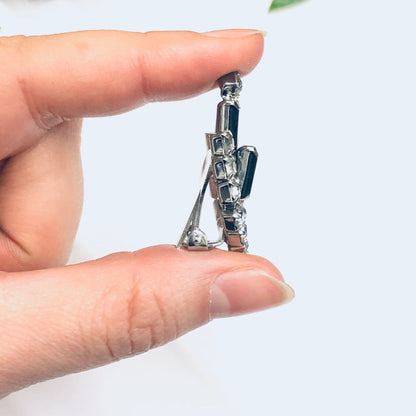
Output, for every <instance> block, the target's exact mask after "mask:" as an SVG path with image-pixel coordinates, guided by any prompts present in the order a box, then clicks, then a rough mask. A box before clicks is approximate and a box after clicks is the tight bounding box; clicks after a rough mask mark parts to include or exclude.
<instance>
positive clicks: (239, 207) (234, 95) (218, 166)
mask: <svg viewBox="0 0 416 416" xmlns="http://www.w3.org/2000/svg"><path fill="white" fill-rule="evenodd" d="M218 84H219V87H220V89H221V96H222V101H221V102H220V103H219V104H218V106H217V122H216V128H215V133H208V134H206V140H207V146H208V152H207V156H206V158H205V162H204V167H203V171H202V178H203V183H202V186H201V189H200V191H199V193H198V197H197V199H196V202H195V205H194V207H193V209H192V212H191V215H190V216H189V219H188V222H187V223H186V226H185V229H184V231H183V233H182V235H181V238H180V239H179V242H178V244H177V248H182V247H185V248H187V249H188V250H209V249H212V248H214V247H218V246H220V245H221V244H223V243H224V242H225V243H226V244H227V245H228V250H229V251H237V252H241V253H246V252H247V249H248V241H247V226H246V222H245V220H246V210H245V208H244V206H243V203H244V201H245V200H246V199H247V198H248V197H249V196H250V192H251V186H252V184H253V178H254V172H255V170H256V164H257V157H258V154H257V150H256V148H255V147H253V146H242V147H240V148H239V147H238V144H237V136H238V117H239V112H240V105H239V102H238V98H239V95H240V92H241V89H242V83H241V79H240V75H239V74H238V73H237V72H232V73H230V74H227V75H225V76H223V77H221V78H220V79H219V80H218ZM208 185H209V186H210V190H211V195H212V197H213V198H214V208H215V213H216V217H217V225H218V230H219V238H218V240H217V241H208V239H207V236H206V234H205V233H204V232H203V231H202V230H201V229H200V228H199V223H200V218H201V208H202V203H203V200H204V196H205V192H206V189H207V187H208Z"/></svg>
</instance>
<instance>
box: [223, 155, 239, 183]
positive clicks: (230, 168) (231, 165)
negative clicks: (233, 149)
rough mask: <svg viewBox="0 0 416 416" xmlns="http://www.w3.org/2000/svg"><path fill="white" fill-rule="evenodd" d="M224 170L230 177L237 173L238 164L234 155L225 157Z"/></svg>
mask: <svg viewBox="0 0 416 416" xmlns="http://www.w3.org/2000/svg"><path fill="white" fill-rule="evenodd" d="M224 170H225V173H226V175H227V178H228V179H231V178H232V177H233V176H235V175H237V164H236V163H235V159H234V158H233V157H226V158H224Z"/></svg>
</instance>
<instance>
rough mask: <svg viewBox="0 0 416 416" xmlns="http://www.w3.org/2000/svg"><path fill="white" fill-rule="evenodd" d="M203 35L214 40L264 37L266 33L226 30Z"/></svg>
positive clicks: (248, 30) (251, 30) (249, 30)
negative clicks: (254, 36) (253, 36)
mask: <svg viewBox="0 0 416 416" xmlns="http://www.w3.org/2000/svg"><path fill="white" fill-rule="evenodd" d="M203 35H206V36H212V37H216V38H243V37H246V36H252V35H262V36H263V37H265V36H266V35H267V32H265V31H264V30H257V29H226V30H213V31H212V32H205V33H203Z"/></svg>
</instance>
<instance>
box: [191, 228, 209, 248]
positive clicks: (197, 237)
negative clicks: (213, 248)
mask: <svg viewBox="0 0 416 416" xmlns="http://www.w3.org/2000/svg"><path fill="white" fill-rule="evenodd" d="M188 245H189V246H190V247H193V246H206V245H207V236H206V235H205V233H204V232H203V231H202V230H200V229H199V228H196V229H194V230H192V232H191V234H190V236H189V240H188Z"/></svg>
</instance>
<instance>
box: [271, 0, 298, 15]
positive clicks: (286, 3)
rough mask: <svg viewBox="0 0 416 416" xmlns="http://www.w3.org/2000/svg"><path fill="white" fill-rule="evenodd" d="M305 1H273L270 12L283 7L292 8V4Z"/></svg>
mask: <svg viewBox="0 0 416 416" xmlns="http://www.w3.org/2000/svg"><path fill="white" fill-rule="evenodd" d="M303 1H305V0H273V2H272V4H271V5H270V8H269V12H271V11H273V10H277V9H281V8H282V7H286V6H291V5H292V4H296V3H301V2H303Z"/></svg>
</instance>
